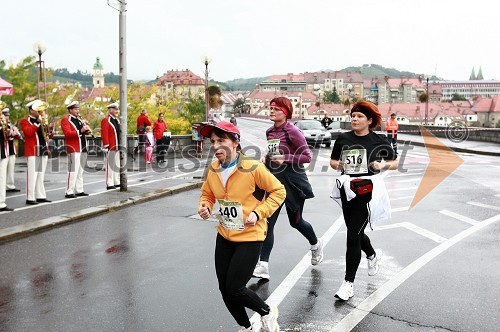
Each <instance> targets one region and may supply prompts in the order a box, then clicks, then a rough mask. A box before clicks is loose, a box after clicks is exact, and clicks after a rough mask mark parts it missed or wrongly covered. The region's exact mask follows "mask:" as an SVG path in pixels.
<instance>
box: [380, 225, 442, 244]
mask: <svg viewBox="0 0 500 332" xmlns="http://www.w3.org/2000/svg"><path fill="white" fill-rule="evenodd" d="M401 227H402V228H406V229H408V230H410V231H412V232H414V233H417V234H419V235H421V236H423V237H426V238H428V239H430V240H432V241H434V242H437V243H443V242H444V241H446V240H447V239H446V238H444V237H442V236H441V235H437V234H436V233H433V232H431V231H428V230H426V229H424V228H422V227H419V226H417V225H415V224H412V223H410V222H406V221H405V222H399V223H395V224H390V225H383V226H375V227H374V228H373V230H374V231H381V230H386V229H392V228H401Z"/></svg>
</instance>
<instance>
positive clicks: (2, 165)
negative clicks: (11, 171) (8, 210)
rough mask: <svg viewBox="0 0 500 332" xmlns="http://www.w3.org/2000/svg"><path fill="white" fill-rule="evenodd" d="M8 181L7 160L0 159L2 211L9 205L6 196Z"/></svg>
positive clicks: (0, 204) (0, 205)
mask: <svg viewBox="0 0 500 332" xmlns="http://www.w3.org/2000/svg"><path fill="white" fill-rule="evenodd" d="M6 180H7V158H4V159H1V158H0V209H3V208H4V207H6V206H7V205H6V204H5V196H6V190H7V187H6V186H5V184H6Z"/></svg>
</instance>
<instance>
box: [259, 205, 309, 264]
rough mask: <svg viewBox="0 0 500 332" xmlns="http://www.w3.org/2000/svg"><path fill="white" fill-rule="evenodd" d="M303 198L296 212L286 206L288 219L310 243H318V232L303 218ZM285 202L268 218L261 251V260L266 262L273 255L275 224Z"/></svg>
mask: <svg viewBox="0 0 500 332" xmlns="http://www.w3.org/2000/svg"><path fill="white" fill-rule="evenodd" d="M304 202H305V200H304V199H303V200H302V201H301V202H300V204H299V209H298V210H297V211H296V212H293V211H292V210H291V209H290V208H289V207H288V206H286V204H285V207H286V214H287V215H288V221H289V223H290V226H292V227H293V228H295V229H297V230H298V231H299V232H300V234H302V235H303V236H304V237H305V238H306V239H307V240H308V241H309V244H310V245H314V244H316V243H318V238H317V237H316V233H314V229H313V227H312V226H311V224H310V223H308V222H307V221H305V220H304V218H302V211H303V209H304ZM282 207H283V204H282V205H280V207H279V208H278V209H277V210H276V211H275V212H274V213H273V215H272V216H270V217H269V218H267V222H268V225H267V236H266V239H265V240H264V244H263V245H262V250H261V252H260V260H261V261H264V262H269V256H270V255H271V250H273V245H274V225H275V224H276V220H278V216H279V215H280V211H281V208H282Z"/></svg>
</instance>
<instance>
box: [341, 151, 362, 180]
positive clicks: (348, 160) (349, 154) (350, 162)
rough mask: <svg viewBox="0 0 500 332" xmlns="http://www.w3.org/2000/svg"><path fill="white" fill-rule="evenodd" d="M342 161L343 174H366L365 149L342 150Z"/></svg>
mask: <svg viewBox="0 0 500 332" xmlns="http://www.w3.org/2000/svg"><path fill="white" fill-rule="evenodd" d="M342 162H343V163H344V172H345V174H368V160H367V157H366V149H353V150H344V151H342Z"/></svg>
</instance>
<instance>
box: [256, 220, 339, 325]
mask: <svg viewBox="0 0 500 332" xmlns="http://www.w3.org/2000/svg"><path fill="white" fill-rule="evenodd" d="M342 225H344V217H343V216H342V215H341V216H340V217H338V218H337V220H335V222H334V223H333V225H332V226H330V228H329V229H328V230H327V231H326V232H325V234H323V236H322V237H321V239H322V240H323V247H326V245H327V244H328V242H330V240H331V239H332V238H333V236H334V235H335V234H336V233H337V232H338V230H339V229H340V227H342ZM310 267H311V256H310V254H309V252H308V253H307V254H305V255H304V257H302V259H301V260H300V262H299V263H298V264H297V265H296V266H295V267H294V268H293V269H292V271H291V272H290V273H289V274H288V275H287V276H286V277H285V279H283V281H282V282H281V283H280V284H279V286H278V287H277V288H276V289H275V290H274V292H273V293H272V294H271V295H270V296H269V297H268V298H267V300H266V303H268V304H269V305H270V306H279V304H280V303H281V302H282V301H283V299H284V298H285V297H286V296H287V295H288V293H290V290H292V288H293V287H294V286H295V284H297V281H299V279H300V278H301V277H302V275H303V274H304V272H305V271H306V270H307V269H308V268H310ZM250 322H251V323H252V324H253V326H254V328H256V329H257V331H259V330H260V327H261V324H260V315H259V314H258V313H254V314H253V316H252V317H251V318H250Z"/></svg>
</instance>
